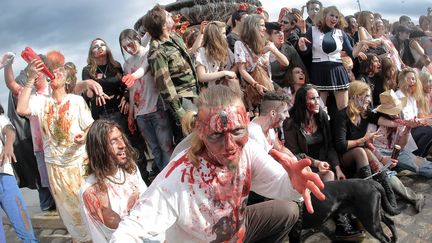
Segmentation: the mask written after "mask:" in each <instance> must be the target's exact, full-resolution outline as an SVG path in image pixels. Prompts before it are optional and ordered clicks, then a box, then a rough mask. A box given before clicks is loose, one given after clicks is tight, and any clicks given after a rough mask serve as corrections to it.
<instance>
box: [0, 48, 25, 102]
mask: <svg viewBox="0 0 432 243" xmlns="http://www.w3.org/2000/svg"><path fill="white" fill-rule="evenodd" d="M3 58H6V59H11V60H10V61H8V63H7V64H6V65H5V67H4V68H5V70H4V78H5V83H6V87H8V89H9V90H10V91H11V92H12V94H13V95H15V96H17V95H18V94H19V93H20V92H21V90H22V89H23V87H22V86H21V85H20V84H18V83H17V82H16V80H15V76H14V74H13V69H12V63H13V59H14V55H13V53H6V54H4V57H3Z"/></svg>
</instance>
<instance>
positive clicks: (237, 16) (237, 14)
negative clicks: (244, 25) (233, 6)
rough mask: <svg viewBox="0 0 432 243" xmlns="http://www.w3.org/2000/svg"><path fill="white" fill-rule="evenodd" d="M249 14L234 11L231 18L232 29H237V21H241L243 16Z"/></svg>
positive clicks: (242, 11)
mask: <svg viewBox="0 0 432 243" xmlns="http://www.w3.org/2000/svg"><path fill="white" fill-rule="evenodd" d="M245 14H248V13H247V12H246V11H244V10H236V11H234V13H233V14H232V16H231V24H232V27H233V28H234V27H236V20H237V21H240V19H241V18H242V17H243V15H245Z"/></svg>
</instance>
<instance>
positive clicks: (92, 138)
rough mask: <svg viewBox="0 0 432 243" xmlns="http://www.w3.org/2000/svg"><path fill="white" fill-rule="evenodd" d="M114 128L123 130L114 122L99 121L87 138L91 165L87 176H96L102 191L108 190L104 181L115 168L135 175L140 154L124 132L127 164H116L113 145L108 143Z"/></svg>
mask: <svg viewBox="0 0 432 243" xmlns="http://www.w3.org/2000/svg"><path fill="white" fill-rule="evenodd" d="M114 128H117V129H119V130H120V131H122V130H121V127H120V125H118V124H117V123H116V122H114V121H110V120H105V119H99V120H96V121H94V122H93V124H92V125H91V127H90V129H89V131H88V133H87V138H86V150H87V155H88V160H89V163H88V165H87V166H86V174H87V175H90V174H94V175H95V177H96V180H97V185H98V186H99V188H100V189H101V190H102V191H105V190H106V185H105V184H104V182H103V181H104V179H105V178H106V177H107V176H109V173H111V172H112V171H113V169H114V168H115V167H119V168H122V169H124V170H125V171H126V172H127V173H129V174H133V173H135V172H136V168H137V167H136V164H135V161H136V160H137V158H138V153H137V152H136V151H135V150H134V148H133V147H132V145H131V144H130V142H129V140H128V139H127V137H126V136H125V134H124V133H123V132H122V137H123V141H124V143H125V145H126V149H125V150H126V158H127V161H126V163H125V164H122V165H117V164H116V163H115V162H114V158H113V155H112V152H111V151H112V150H111V145H110V143H109V141H108V135H109V133H110V132H112V131H113V129H114Z"/></svg>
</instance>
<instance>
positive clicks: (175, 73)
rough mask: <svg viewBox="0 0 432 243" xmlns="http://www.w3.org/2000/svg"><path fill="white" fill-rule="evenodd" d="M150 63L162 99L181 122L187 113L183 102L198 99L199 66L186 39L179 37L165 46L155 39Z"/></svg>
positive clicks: (151, 47)
mask: <svg viewBox="0 0 432 243" xmlns="http://www.w3.org/2000/svg"><path fill="white" fill-rule="evenodd" d="M148 62H149V66H150V69H151V72H152V74H153V76H154V78H155V80H156V85H157V87H158V89H159V91H160V93H161V95H162V98H163V99H164V100H165V101H166V102H167V103H168V104H169V106H170V108H171V109H172V111H173V112H174V113H175V115H176V118H181V117H182V116H183V114H184V112H185V111H184V109H183V107H182V106H181V98H182V97H196V96H197V78H196V73H195V65H194V63H193V61H192V59H191V58H190V56H189V54H188V52H187V49H186V45H185V44H184V42H183V39H182V38H181V37H180V36H179V35H177V34H172V35H171V38H170V39H169V40H167V41H164V42H163V41H160V40H156V39H152V41H151V43H150V50H149V56H148Z"/></svg>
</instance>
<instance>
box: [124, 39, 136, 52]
mask: <svg viewBox="0 0 432 243" xmlns="http://www.w3.org/2000/svg"><path fill="white" fill-rule="evenodd" d="M121 46H122V48H123V49H124V50H125V51H126V52H127V53H129V54H130V55H132V56H134V55H136V54H137V53H138V49H139V43H138V42H137V41H132V40H129V39H124V40H122V41H121Z"/></svg>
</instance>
